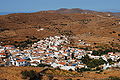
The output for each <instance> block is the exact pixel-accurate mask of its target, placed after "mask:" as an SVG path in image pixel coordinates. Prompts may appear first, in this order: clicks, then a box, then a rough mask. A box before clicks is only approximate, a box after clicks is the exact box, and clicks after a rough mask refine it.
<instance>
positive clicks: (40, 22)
mask: <svg viewBox="0 0 120 80" xmlns="http://www.w3.org/2000/svg"><path fill="white" fill-rule="evenodd" d="M75 11H76V12H75ZM80 11H81V10H78V9H72V10H69V9H67V10H66V9H60V10H57V11H41V12H36V13H17V14H9V15H3V16H0V41H2V40H4V41H5V40H7V41H8V40H14V41H16V40H26V39H27V38H26V37H28V36H29V37H33V36H34V37H36V38H38V39H39V38H44V37H47V36H54V35H60V34H64V35H72V37H74V40H78V39H84V40H86V41H88V42H102V43H108V42H115V43H119V41H120V40H119V38H120V37H119V36H118V34H120V18H116V17H114V16H107V14H108V13H102V12H99V13H97V12H95V11H92V12H90V13H89V10H88V11H87V12H88V13H80ZM82 11H83V10H82ZM62 12H67V14H65V13H62ZM41 28H44V30H43V31H38V30H39V29H41Z"/></svg>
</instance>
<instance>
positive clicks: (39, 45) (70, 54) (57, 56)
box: [0, 35, 120, 71]
mask: <svg viewBox="0 0 120 80" xmlns="http://www.w3.org/2000/svg"><path fill="white" fill-rule="evenodd" d="M79 41H80V44H81V43H84V42H81V40H79ZM69 44H70V41H69V39H68V37H67V36H63V35H61V36H49V37H47V38H44V39H42V40H40V41H38V42H36V43H34V44H32V46H31V47H29V48H28V49H24V50H20V49H19V47H15V46H14V45H5V46H0V66H40V65H47V66H48V65H49V66H51V67H53V68H60V69H64V70H74V71H77V70H79V69H81V68H85V69H88V68H98V67H100V69H103V70H104V69H108V68H112V67H120V52H108V53H107V54H104V55H100V56H99V55H93V53H94V52H93V51H92V50H84V49H80V48H74V47H69V46H66V45H69ZM83 45H86V44H85V43H84V44H83ZM86 56H87V60H88V61H90V63H91V62H92V61H93V63H94V64H96V63H97V64H96V65H95V66H93V64H89V63H87V62H85V61H87V60H86V58H85V57H86ZM88 58H89V59H88ZM97 60H99V61H102V62H99V61H98V62H96V63H95V61H97ZM98 63H100V64H98Z"/></svg>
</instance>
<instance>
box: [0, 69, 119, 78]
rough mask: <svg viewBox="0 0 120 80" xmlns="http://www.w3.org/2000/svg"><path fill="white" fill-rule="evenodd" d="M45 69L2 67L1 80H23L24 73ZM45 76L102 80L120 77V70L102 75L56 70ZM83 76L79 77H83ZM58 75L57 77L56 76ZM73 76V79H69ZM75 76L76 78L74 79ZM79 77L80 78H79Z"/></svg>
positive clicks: (47, 72) (92, 72)
mask: <svg viewBox="0 0 120 80" xmlns="http://www.w3.org/2000/svg"><path fill="white" fill-rule="evenodd" d="M41 69H43V68H40V67H0V80H23V79H22V74H21V72H22V71H25V70H27V71H30V70H33V71H36V72H38V73H39V72H40V70H41ZM44 73H45V74H50V75H52V76H53V79H59V80H65V79H69V78H72V79H73V80H77V79H80V80H88V79H89V80H93V79H97V80H101V79H104V78H108V77H110V76H113V77H115V76H116V77H120V76H119V74H120V70H118V69H117V70H105V71H103V72H101V73H96V71H91V72H83V73H77V72H74V71H72V72H71V71H66V70H56V69H51V70H46V71H45V72H44ZM81 74H82V76H79V75H81ZM56 75H57V76H56ZM69 76H71V77H69ZM72 76H74V77H72ZM77 76H79V77H77ZM42 80H48V77H47V76H43V77H42Z"/></svg>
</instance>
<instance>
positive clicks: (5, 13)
mask: <svg viewBox="0 0 120 80" xmlns="http://www.w3.org/2000/svg"><path fill="white" fill-rule="evenodd" d="M11 13H12V12H0V15H7V14H11Z"/></svg>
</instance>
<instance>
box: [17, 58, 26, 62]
mask: <svg viewBox="0 0 120 80" xmlns="http://www.w3.org/2000/svg"><path fill="white" fill-rule="evenodd" d="M24 61H26V60H25V59H20V60H17V62H24Z"/></svg>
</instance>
